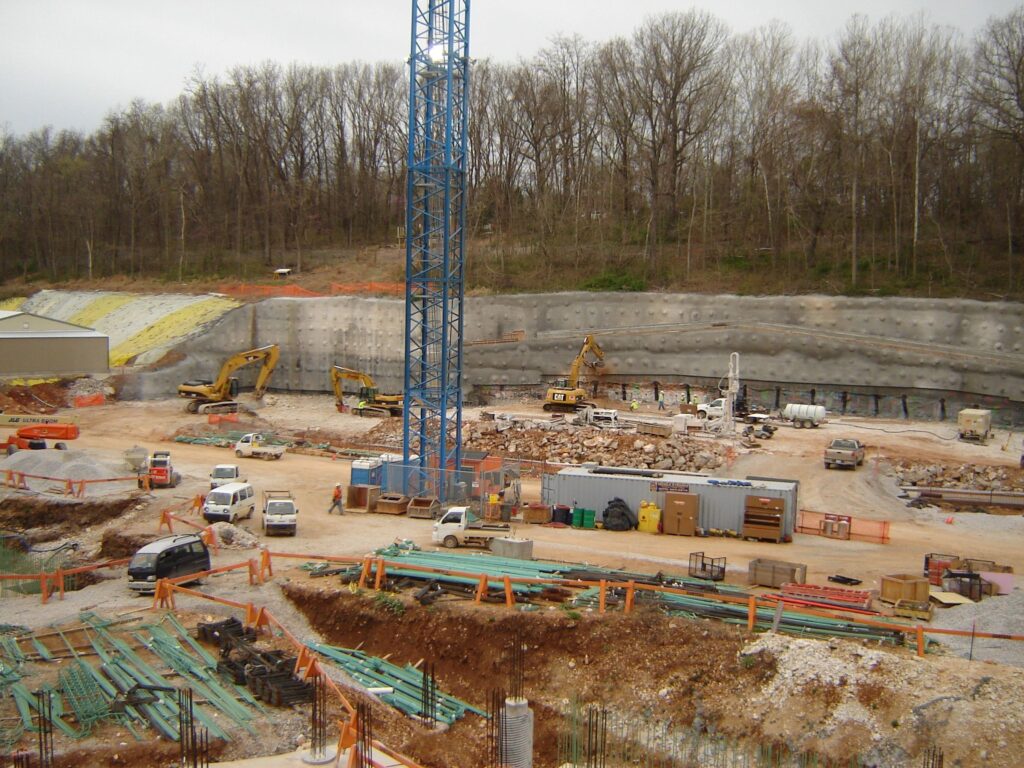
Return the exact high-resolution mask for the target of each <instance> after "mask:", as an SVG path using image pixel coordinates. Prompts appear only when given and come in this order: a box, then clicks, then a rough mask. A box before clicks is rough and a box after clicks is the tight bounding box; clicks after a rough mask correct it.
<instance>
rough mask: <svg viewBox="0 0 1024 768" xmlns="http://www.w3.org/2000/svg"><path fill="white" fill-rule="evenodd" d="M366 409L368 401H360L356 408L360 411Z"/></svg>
mask: <svg viewBox="0 0 1024 768" xmlns="http://www.w3.org/2000/svg"><path fill="white" fill-rule="evenodd" d="M365 407H366V401H365V400H360V401H359V404H358V405H357V406H356V408H357V409H359V410H362V409H363V408H365Z"/></svg>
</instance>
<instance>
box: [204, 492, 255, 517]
mask: <svg viewBox="0 0 1024 768" xmlns="http://www.w3.org/2000/svg"><path fill="white" fill-rule="evenodd" d="M255 511H256V491H254V490H253V488H252V486H251V485H249V483H228V484H227V485H222V486H221V487H220V488H214V489H213V490H212V491H210V492H209V493H208V494H207V495H206V501H205V502H203V519H204V520H206V522H208V523H218V522H221V521H227V522H229V523H233V522H235V521H236V520H241V519H242V518H245V519H246V520H248V519H249V518H250V517H252V513H253V512H255Z"/></svg>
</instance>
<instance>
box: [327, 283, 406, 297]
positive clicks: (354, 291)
mask: <svg viewBox="0 0 1024 768" xmlns="http://www.w3.org/2000/svg"><path fill="white" fill-rule="evenodd" d="M339 293H340V294H346V295H354V296H359V295H362V294H366V293H378V294H380V293H382V294H384V295H385V296H404V295H405V283H331V294H332V295H334V294H339Z"/></svg>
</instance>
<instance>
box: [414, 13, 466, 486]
mask: <svg viewBox="0 0 1024 768" xmlns="http://www.w3.org/2000/svg"><path fill="white" fill-rule="evenodd" d="M468 79H469V0H413V3H412V52H411V55H410V58H409V157H408V164H409V171H408V183H407V192H406V252H405V262H406V263H405V275H406V277H405V387H404V392H405V397H406V407H405V411H404V414H403V421H402V452H403V455H404V458H405V464H406V465H407V466H408V465H410V464H411V463H414V464H415V465H416V468H417V472H418V473H419V475H420V477H419V480H418V482H417V487H418V488H419V489H420V492H421V493H425V492H432V493H433V494H434V495H436V496H438V497H439V498H441V500H442V501H443V500H444V498H445V495H446V494H445V488H444V483H443V482H440V481H439V480H440V477H441V475H442V473H436V474H435V473H434V472H432V471H431V470H432V469H434V468H437V469H441V470H444V469H456V470H457V469H459V467H460V464H461V442H462V323H463V318H462V306H463V295H464V292H463V274H464V270H463V261H464V257H465V226H464V224H465V218H466V210H465V209H466V143H467V142H466V119H467V107H468V102H469V83H468ZM413 455H416V456H417V458H416V459H415V460H413V461H410V459H411V457H412V456H413Z"/></svg>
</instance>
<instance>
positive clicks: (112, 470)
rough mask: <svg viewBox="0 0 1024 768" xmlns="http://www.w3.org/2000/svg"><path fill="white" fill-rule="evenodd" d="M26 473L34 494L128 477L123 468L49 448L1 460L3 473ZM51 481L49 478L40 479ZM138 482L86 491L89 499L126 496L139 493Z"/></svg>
mask: <svg viewBox="0 0 1024 768" xmlns="http://www.w3.org/2000/svg"><path fill="white" fill-rule="evenodd" d="M5 470H13V471H15V472H24V473H25V474H26V475H35V476H36V477H26V478H25V485H27V486H28V489H29V490H30V491H33V492H35V493H59V494H63V493H64V488H65V484H64V482H63V481H65V480H72V481H79V480H105V479H109V478H123V477H126V476H128V475H129V472H128V470H126V469H125V468H124V467H114V466H110V465H108V464H103V463H101V462H98V461H96V460H95V459H94V458H92V457H91V456H89V454H87V453H85V452H84V451H75V450H67V451H58V450H56V449H53V448H47V449H45V450H41V451H29V450H25V451H17V452H16V453H14V454H12V455H11V456H6V457H4V458H3V459H2V460H0V471H5ZM40 478H48V479H40ZM138 487H139V486H138V481H137V480H136V479H135V478H134V477H132V478H130V479H127V480H119V481H117V482H107V483H91V484H89V485H88V487H87V489H86V495H87V496H89V497H95V496H103V497H111V496H123V495H127V494H131V493H134V492H136V491H138Z"/></svg>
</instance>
